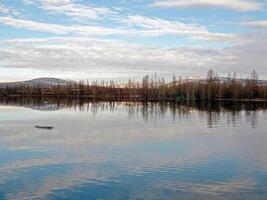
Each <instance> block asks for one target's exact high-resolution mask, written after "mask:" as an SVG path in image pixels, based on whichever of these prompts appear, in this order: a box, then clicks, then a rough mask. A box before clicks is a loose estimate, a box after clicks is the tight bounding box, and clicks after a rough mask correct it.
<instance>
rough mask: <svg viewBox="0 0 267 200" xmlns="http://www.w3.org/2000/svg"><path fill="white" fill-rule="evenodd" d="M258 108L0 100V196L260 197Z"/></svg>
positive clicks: (263, 172) (262, 123) (262, 128)
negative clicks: (51, 127) (38, 126)
mask: <svg viewBox="0 0 267 200" xmlns="http://www.w3.org/2000/svg"><path fill="white" fill-rule="evenodd" d="M266 111H267V110H266V106H265V104H264V105H262V104H259V105H258V104H245V105H243V104H238V103H237V104H236V105H232V104H227V103H226V104H223V105H190V104H188V105H178V104H153V103H149V104H142V103H107V102H106V103H105V102H95V103H90V102H88V103H85V102H77V101H74V102H73V101H63V100H61V101H52V100H51V101H50V100H38V101H34V100H27V101H25V100H21V101H18V100H16V101H15V100H12V101H10V100H8V101H1V106H0V199H27V200H28V199H57V200H61V199H70V200H73V199H79V200H83V199H86V200H87V199H179V200H181V199H182V200H183V199H193V200H194V199H196V200H202V199H203V200H206V199H214V200H215V199H216V200H217V199H218V200H220V199H231V200H232V199H233V200H239V199H240V200H241V199H242V200H243V199H247V200H251V199H264V200H265V199H267V145H266V144H267V131H266V130H267V123H266V122H267V112H266ZM36 125H41V126H54V129H52V130H45V129H36V128H35V126H36Z"/></svg>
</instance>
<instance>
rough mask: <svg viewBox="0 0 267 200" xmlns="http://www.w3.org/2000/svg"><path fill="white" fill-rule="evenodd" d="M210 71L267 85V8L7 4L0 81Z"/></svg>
mask: <svg viewBox="0 0 267 200" xmlns="http://www.w3.org/2000/svg"><path fill="white" fill-rule="evenodd" d="M209 69H213V70H214V71H216V72H217V73H218V75H219V76H228V74H229V73H231V74H233V73H234V72H236V73H237V75H238V76H239V77H243V78H246V77H248V76H249V74H250V72H251V71H252V70H256V71H257V72H258V74H259V78H261V79H267V0H95V1H93V0H0V81H18V80H27V79H32V78H38V77H56V78H63V79H73V80H86V79H88V80H110V79H112V80H116V81H118V82H120V81H126V80H128V79H130V78H131V79H133V80H140V79H141V78H142V77H143V76H145V75H146V74H148V75H153V74H155V73H157V74H158V76H162V77H165V78H166V79H168V78H170V77H172V75H173V74H176V76H180V75H181V76H183V77H205V76H206V73H207V71H208V70H209Z"/></svg>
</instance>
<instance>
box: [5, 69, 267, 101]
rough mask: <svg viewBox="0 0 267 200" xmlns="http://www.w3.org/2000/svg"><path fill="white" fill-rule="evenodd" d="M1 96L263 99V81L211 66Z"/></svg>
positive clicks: (19, 89)
mask: <svg viewBox="0 0 267 200" xmlns="http://www.w3.org/2000/svg"><path fill="white" fill-rule="evenodd" d="M0 95H1V96H25V97H27V96H28V97H33V96H46V97H64V98H86V99H91V100H110V101H112V100H120V101H134V100H137V101H188V100H202V101H211V100H220V99H228V100H242V99H247V100H251V99H262V100H263V99H265V100H266V99H267V84H266V82H264V81H259V80H258V75H257V73H256V72H255V71H253V72H252V74H251V77H250V78H247V79H237V78H236V75H234V76H233V77H230V76H229V77H227V78H219V77H218V76H217V75H216V74H215V73H214V72H213V71H212V70H210V71H209V72H208V75H207V78H206V79H183V78H182V77H179V78H176V77H175V76H173V79H172V81H170V82H166V81H165V80H164V79H163V78H157V75H154V76H151V77H150V76H145V77H144V78H143V80H142V82H136V81H132V80H129V81H128V83H126V84H117V83H114V82H113V81H110V82H104V81H101V82H98V81H94V82H91V83H89V82H84V81H79V82H76V83H73V84H69V85H55V86H42V85H39V86H26V85H17V86H15V87H14V86H13V87H8V86H6V87H3V88H0Z"/></svg>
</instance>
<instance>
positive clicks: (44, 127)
mask: <svg viewBox="0 0 267 200" xmlns="http://www.w3.org/2000/svg"><path fill="white" fill-rule="evenodd" d="M35 128H38V129H47V130H52V129H53V128H54V127H53V126H37V125H36V126H35Z"/></svg>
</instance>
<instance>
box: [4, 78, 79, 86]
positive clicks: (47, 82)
mask: <svg viewBox="0 0 267 200" xmlns="http://www.w3.org/2000/svg"><path fill="white" fill-rule="evenodd" d="M73 83H74V81H72V80H64V79H59V78H51V77H42V78H36V79H32V80H27V81H18V82H2V83H1V82H0V87H16V86H20V85H24V86H55V85H60V86H64V85H70V84H73Z"/></svg>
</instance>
